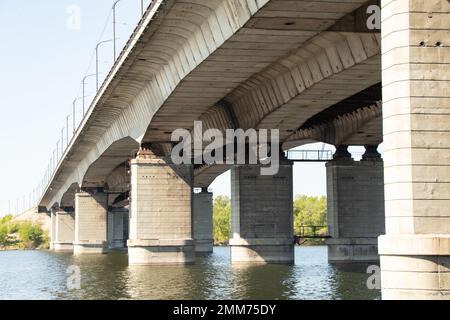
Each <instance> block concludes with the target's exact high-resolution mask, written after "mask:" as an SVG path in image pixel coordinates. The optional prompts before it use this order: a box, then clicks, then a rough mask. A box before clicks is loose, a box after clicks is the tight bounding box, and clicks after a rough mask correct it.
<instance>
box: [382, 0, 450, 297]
mask: <svg viewBox="0 0 450 320" xmlns="http://www.w3.org/2000/svg"><path fill="white" fill-rule="evenodd" d="M382 7H383V8H382V48H383V52H382V56H383V57H382V65H383V85H384V87H383V118H384V119H383V130H384V160H385V196H386V235H385V236H381V237H380V238H379V252H380V255H381V281H382V297H383V299H450V272H449V261H450V209H449V208H450V169H449V166H450V132H449V128H450V108H449V106H450V104H449V101H450V90H449V80H450V47H449V36H448V35H449V32H450V24H449V21H450V2H448V1H436V0H433V1H421V0H402V1H400V0H397V1H396V0H382Z"/></svg>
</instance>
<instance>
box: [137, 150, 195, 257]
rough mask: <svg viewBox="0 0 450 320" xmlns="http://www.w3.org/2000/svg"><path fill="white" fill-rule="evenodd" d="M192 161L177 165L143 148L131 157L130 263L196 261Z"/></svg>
mask: <svg viewBox="0 0 450 320" xmlns="http://www.w3.org/2000/svg"><path fill="white" fill-rule="evenodd" d="M192 181H193V173H192V166H191V165H173V164H170V163H167V162H165V161H164V160H163V159H162V158H160V157H157V156H155V155H153V154H152V153H151V152H150V151H147V150H141V151H139V153H138V157H137V158H136V159H134V160H132V161H131V210H130V240H128V257H129V263H130V264H133V265H155V264H156V265H158V264H160V265H161V264H162V265H165V264H189V263H194V261H195V244H194V240H193V232H192Z"/></svg>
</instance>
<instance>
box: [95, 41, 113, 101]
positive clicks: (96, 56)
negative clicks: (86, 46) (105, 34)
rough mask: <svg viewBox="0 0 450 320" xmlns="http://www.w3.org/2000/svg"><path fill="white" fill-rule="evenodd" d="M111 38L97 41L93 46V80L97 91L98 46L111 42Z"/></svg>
mask: <svg viewBox="0 0 450 320" xmlns="http://www.w3.org/2000/svg"><path fill="white" fill-rule="evenodd" d="M111 41H112V40H111V39H110V40H104V41H100V42H99V43H97V45H96V46H95V80H96V88H97V92H98V47H99V46H100V45H102V44H104V43H107V42H111Z"/></svg>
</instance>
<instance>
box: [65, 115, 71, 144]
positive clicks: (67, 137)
mask: <svg viewBox="0 0 450 320" xmlns="http://www.w3.org/2000/svg"><path fill="white" fill-rule="evenodd" d="M69 118H70V114H69V115H67V117H66V142H67V143H66V148H67V147H68V146H69Z"/></svg>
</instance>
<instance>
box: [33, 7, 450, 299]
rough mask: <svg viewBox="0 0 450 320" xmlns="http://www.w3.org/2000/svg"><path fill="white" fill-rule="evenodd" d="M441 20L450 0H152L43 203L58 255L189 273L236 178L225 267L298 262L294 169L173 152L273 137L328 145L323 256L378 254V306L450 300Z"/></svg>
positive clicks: (444, 24) (446, 61)
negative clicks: (189, 158)
mask: <svg viewBox="0 0 450 320" xmlns="http://www.w3.org/2000/svg"><path fill="white" fill-rule="evenodd" d="M374 5H375V6H378V8H380V6H381V21H380V20H379V17H378V16H377V14H376V13H377V10H376V8H377V7H374ZM377 21H378V22H380V23H381V31H380V30H379V29H377V28H376V25H377ZM449 21H450V3H449V2H448V1H446V0H427V1H425V0H382V1H381V3H379V2H378V1H367V0H345V1H343V0H339V1H338V0H314V1H309V0H291V1H287V0H166V1H162V0H156V1H153V2H152V4H151V5H150V7H149V8H148V10H147V11H146V13H145V15H144V16H143V18H142V20H141V21H140V23H139V25H138V26H137V27H136V29H135V31H134V33H133V35H132V36H131V38H130V40H129V41H128V43H127V45H126V47H125V48H124V50H123V51H122V53H121V55H120V56H119V57H118V59H117V61H116V62H115V65H114V66H113V68H112V69H111V71H110V73H109V75H108V77H107V78H106V80H105V82H104V83H103V85H102V87H101V88H100V90H99V92H98V94H97V96H96V97H95V99H94V101H93V103H92V105H91V107H90V109H89V111H88V112H87V114H86V116H85V118H84V119H83V121H82V123H81V125H80V127H79V129H78V131H77V132H76V134H75V136H74V138H73V139H72V140H71V141H70V144H69V147H68V148H67V149H66V151H65V153H64V155H63V157H62V159H61V161H60V162H59V164H58V165H57V168H56V170H55V172H54V174H53V175H52V177H51V178H50V179H49V180H50V182H49V184H48V185H47V186H46V188H45V192H44V194H43V196H42V198H41V200H40V207H41V210H44V211H47V212H51V217H52V226H53V228H52V247H53V249H54V250H73V252H74V253H75V254H86V253H93V252H94V253H99V252H106V251H107V250H109V249H110V248H118V247H125V246H127V247H128V255H129V263H130V264H145V265H151V264H174V263H178V264H180V263H193V262H194V259H195V252H208V251H211V250H212V245H213V241H212V194H211V193H209V192H208V191H207V188H208V186H209V185H210V184H211V183H212V181H213V180H214V179H215V178H216V177H217V176H218V175H220V174H221V173H223V172H225V171H226V170H229V169H231V170H232V174H231V176H232V178H231V179H232V181H231V186H232V233H233V238H232V240H231V242H230V245H231V253H232V254H231V259H232V263H261V262H265V263H292V262H293V259H294V247H293V243H294V240H293V212H292V200H293V199H292V184H293V181H292V162H291V161H289V160H288V159H284V158H282V159H281V164H280V169H279V171H278V173H277V174H276V175H274V176H262V175H260V171H259V167H260V166H261V165H255V164H243V165H224V164H217V165H175V164H173V163H172V162H171V158H170V153H171V150H172V147H173V142H172V141H171V134H172V132H173V131H174V130H176V129H179V128H183V129H187V130H192V129H193V125H194V121H202V123H203V129H204V130H207V129H217V130H219V131H221V132H224V131H225V130H226V129H235V128H242V129H245V130H246V129H251V128H254V129H258V130H259V129H279V132H280V141H281V145H282V149H283V150H289V149H291V148H294V147H297V146H300V145H304V144H307V143H311V142H326V143H329V144H333V145H335V146H336V149H337V151H336V153H335V155H334V158H333V160H332V161H329V162H328V163H327V190H328V214H329V219H328V220H329V228H330V234H331V236H332V238H331V239H330V240H329V242H328V246H329V259H330V261H333V262H346V261H372V260H378V259H380V258H381V269H382V286H383V288H382V293H383V298H386V299H389V298H433V299H448V298H450V272H449V271H448V270H449V269H448V268H449V264H450V235H449V234H450V211H449V209H448V208H449V207H450V180H449V179H450V169H449V166H450V133H449V132H450V130H449V129H450V89H449V88H450V87H449V85H450V83H449V81H450V49H449V46H450V36H449V29H450V22H449ZM371 26H372V27H371ZM373 26H375V28H373ZM382 142H383V143H384V159H382V158H381V156H380V154H379V153H378V152H377V146H378V145H379V144H380V143H382ZM353 145H363V146H365V147H366V153H365V154H364V156H363V159H362V160H361V161H354V160H353V159H352V158H351V155H350V154H349V153H348V151H347V147H348V146H353ZM383 160H384V161H383ZM383 172H384V174H383ZM193 188H202V189H201V190H202V192H200V193H194V192H193ZM380 236H381V237H380Z"/></svg>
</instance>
